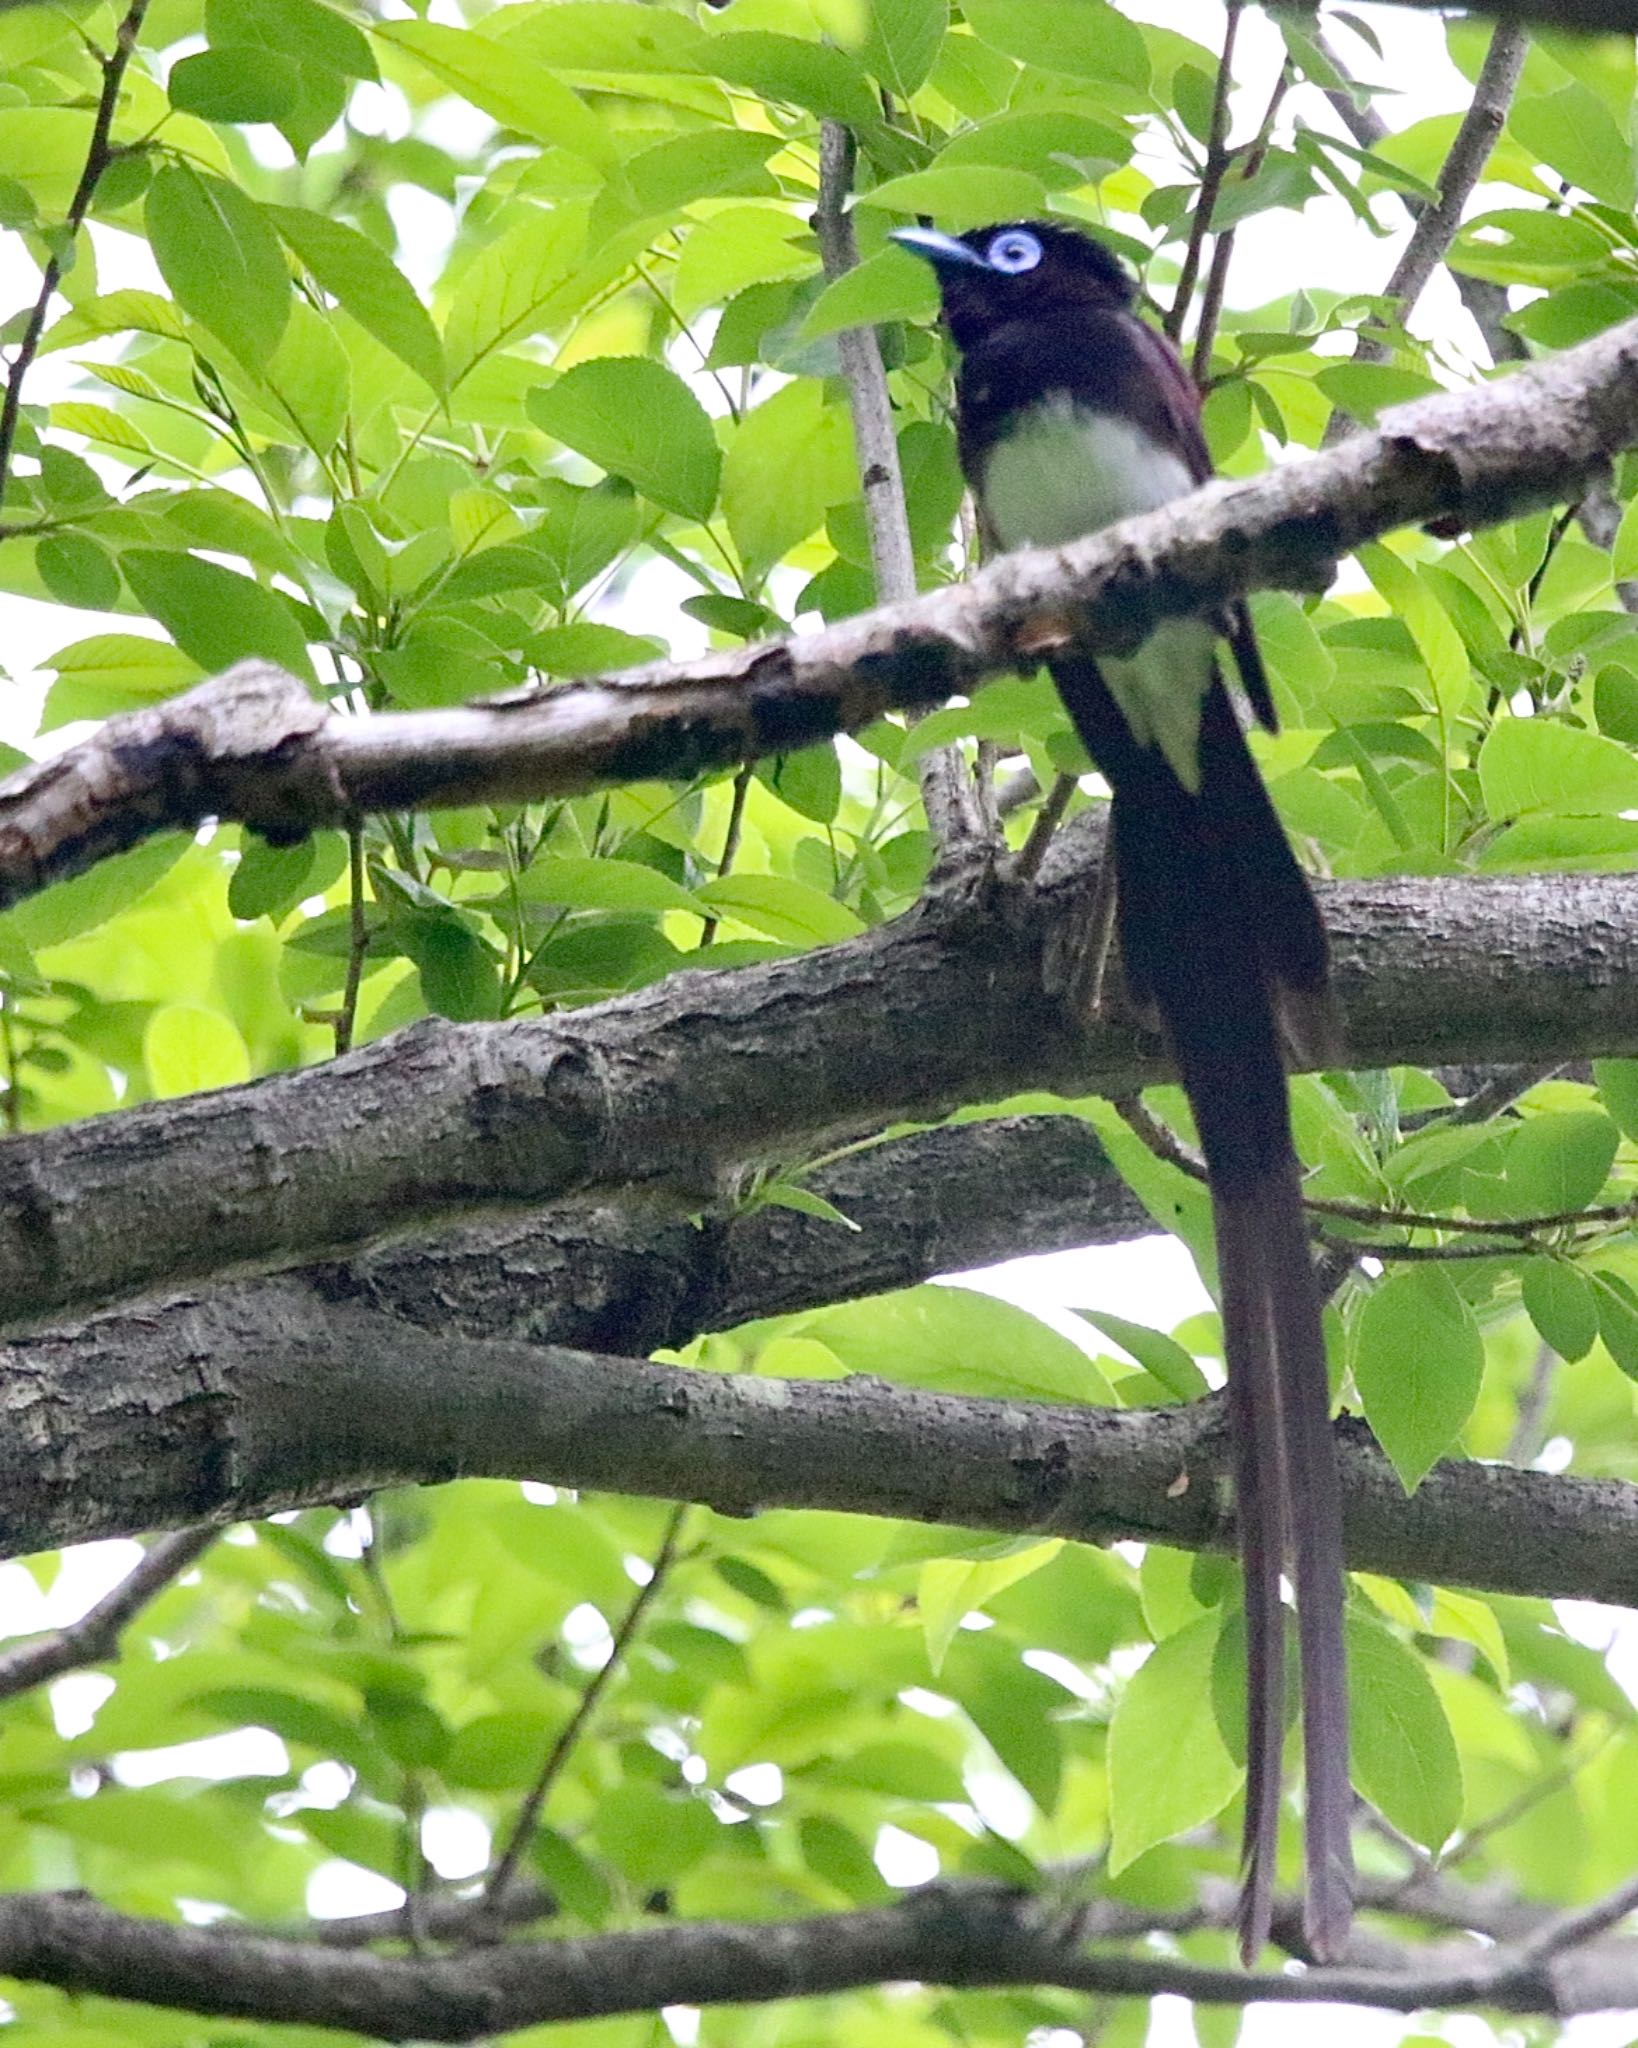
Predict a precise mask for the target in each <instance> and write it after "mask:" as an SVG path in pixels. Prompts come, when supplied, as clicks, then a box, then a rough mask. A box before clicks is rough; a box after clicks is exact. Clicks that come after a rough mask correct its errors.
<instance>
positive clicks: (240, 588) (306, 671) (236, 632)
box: [120, 548, 313, 683]
mask: <svg viewBox="0 0 1638 2048" xmlns="http://www.w3.org/2000/svg"><path fill="white" fill-rule="evenodd" d="M120 566H121V568H122V569H123V570H124V571H125V579H126V581H127V582H128V583H129V584H130V586H131V588H132V590H133V591H134V592H135V593H136V597H137V602H138V603H139V604H140V605H141V606H142V608H143V610H144V611H146V612H148V613H150V614H151V616H152V617H154V618H156V619H157V620H158V621H159V623H160V624H161V625H162V626H163V627H164V628H165V630H166V632H167V633H169V634H170V636H171V638H172V639H173V640H174V641H175V642H176V644H177V646H178V647H180V648H181V649H182V651H183V653H184V654H187V655H190V656H191V657H192V658H193V660H195V661H196V662H198V664H199V666H200V667H201V668H202V669H204V670H206V671H207V672H209V673H213V674H214V673H216V672H218V671H220V670H222V669H225V668H228V667H231V665H232V664H233V663H234V662H236V661H240V660H242V659H243V658H244V657H245V656H246V655H251V654H260V655H263V656H265V657H266V659H267V660H269V661H272V662H277V663H278V665H279V666H280V667H281V668H286V669H288V670H289V671H290V673H291V674H292V675H295V676H300V677H301V678H302V679H303V680H304V681H305V682H309V683H310V682H312V681H313V667H312V663H311V662H310V661H309V660H308V657H307V642H306V638H305V636H304V634H303V632H302V628H301V622H300V621H299V620H298V618H297V617H296V614H295V612H294V611H293V610H292V608H291V606H290V603H289V600H288V599H286V598H284V597H281V596H280V595H279V593H278V592H277V591H274V590H268V589H265V588H264V587H263V585H261V584H260V583H254V582H252V581H251V579H250V578H249V577H248V576H240V575H238V574H237V573H236V572H235V571H234V570H232V569H224V568H223V567H222V566H221V564H220V563H218V562H206V561H203V560H201V558H200V557H199V556H198V555H188V554H183V553H181V552H180V551H177V552H171V551H169V550H165V549H159V548H130V549H128V550H127V551H126V552H125V554H124V555H122V556H121V558H120Z"/></svg>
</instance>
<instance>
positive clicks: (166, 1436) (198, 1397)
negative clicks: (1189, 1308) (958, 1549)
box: [0, 1281, 1638, 1604]
mask: <svg viewBox="0 0 1638 2048" xmlns="http://www.w3.org/2000/svg"><path fill="white" fill-rule="evenodd" d="M281 1286H283V1287H291V1288H294V1283H293V1282H289V1281H286V1282H269V1283H267V1287H266V1288H265V1289H264V1290H263V1291H262V1293H261V1295H260V1297H259V1298H258V1299H257V1301H256V1313H255V1314H254V1316H253V1317H247V1318H246V1320H244V1321H243V1322H242V1323H236V1322H235V1321H234V1320H233V1318H232V1316H231V1314H230V1313H228V1308H229V1305H230V1304H231V1302H232V1300H233V1299H234V1297H232V1296H223V1297H222V1298H221V1299H220V1300H219V1301H218V1302H217V1303H216V1304H215V1307H214V1312H213V1313H212V1314H211V1315H210V1316H209V1317H208V1318H206V1319H202V1320H201V1321H200V1323H199V1324H198V1325H197V1326H196V1327H195V1328H194V1329H193V1331H192V1342H191V1345H187V1344H182V1343H179V1344H178V1345H177V1348H176V1359H175V1364H174V1366H173V1369H172V1370H171V1371H169V1372H168V1373H167V1374H164V1375H156V1374H152V1373H148V1372H142V1373H140V1374H137V1375H131V1374H129V1373H127V1372H126V1371H125V1370H124V1365H125V1362H126V1360H127V1359H128V1357H129V1354H130V1351H131V1348H132V1345H133V1344H136V1345H138V1346H140V1343H141V1333H140V1328H139V1327H138V1328H137V1329H136V1331H135V1333H134V1334H133V1325H136V1326H140V1324H141V1321H142V1319H143V1317H144V1315H145V1313H146V1304H140V1303H139V1304H137V1305H136V1306H135V1307H134V1308H132V1309H129V1310H120V1311H114V1312H111V1313H110V1314H108V1315H105V1316H99V1317H97V1318H95V1319H93V1320H91V1321H89V1322H87V1323H84V1324H79V1325H71V1326H65V1327H64V1328H62V1329H60V1330H56V1331H53V1332H52V1333H51V1334H50V1335H49V1336H46V1337H41V1338H39V1339H34V1340H27V1341H20V1342H17V1343H14V1344H12V1345H11V1346H10V1347H9V1350H8V1355H7V1360H6V1372H5V1377H4V1382H3V1385H0V1553H12V1554H15V1553H17V1552H22V1551H30V1550H38V1549H42V1548H45V1547H47V1546H49V1545H53V1544H58V1543H64V1542H71V1541H76V1540H80V1539H84V1538H90V1537H101V1536H115V1535H123V1534H130V1533H134V1532H136V1531H139V1530H145V1529H152V1528H163V1527H167V1526H174V1525H176V1524H177V1523H179V1522H189V1523H192V1522H229V1521H237V1520H242V1519H252V1518H255V1517H259V1516H265V1515H268V1514H273V1513H277V1512H280V1511H282V1510H285V1509H289V1508H297V1507H306V1506H312V1505H315V1504H318V1503H321V1502H333V1501H339V1500H350V1499H357V1498H359V1497H361V1496H363V1495H365V1494H367V1493H370V1492H373V1491H375V1490H376V1489H378V1488H380V1487H383V1486H402V1485H413V1484H432V1483H437V1482H441V1481H444V1480H449V1479H457V1478H463V1477H469V1476H477V1475H482V1476H484V1477H489V1478H499V1479H533V1480H539V1481H544V1482H548V1483H551V1484H555V1485H562V1486H571V1487H583V1488H591V1489H594V1490H599V1491H609V1492H618V1493H631V1494H642V1495H648V1496H654V1497H659V1498H662V1499H666V1500H685V1501H698V1502H702V1503H704V1504H705V1505H707V1506H709V1507H712V1508H715V1509H717V1510H718V1511H720V1512H722V1513H727V1514H734V1515H741V1514H750V1513H755V1512H757V1511H758V1510H760V1509H763V1508H768V1507H785V1508H823V1509H830V1510H835V1511H838V1512H842V1513H850V1514H867V1515H881V1516H888V1517H892V1518H895V1519H903V1520H908V1521H915V1522H933V1523H954V1524H957V1525H961V1526H964V1527H971V1528H982V1529H998V1530H1005V1531H1008V1532H1013V1533H1019V1532H1024V1533H1033V1534H1050V1535H1058V1536H1066V1537H1071V1538H1074V1539H1077V1540H1080V1541H1084V1542H1091V1543H1100V1544H1106V1543H1112V1542H1118V1541H1122V1540H1128V1539H1129V1540H1134V1541H1148V1540H1152V1541H1156V1542H1162V1543H1166V1544H1170V1545H1172V1546H1173V1547H1175V1548H1178V1549H1184V1550H1215V1551H1226V1550H1231V1549H1232V1548H1233V1546H1234V1526H1233V1519H1232V1515H1231V1513H1230V1509H1229V1505H1228V1502H1229V1496H1230V1490H1229V1467H1228V1461H1227V1443H1226V1437H1225V1434H1224V1430H1223V1425H1222V1418H1221V1416H1220V1415H1219V1413H1218V1406H1217V1404H1216V1403H1215V1402H1210V1401H1208V1402H1203V1403H1197V1404H1194V1405H1191V1406H1189V1407H1186V1408H1162V1409H1152V1410H1144V1409H1135V1410H1131V1411H1125V1410H1113V1409H1108V1408H1094V1407H1086V1408H1074V1407H1062V1406H1050V1405H1046V1404H1043V1403H1038V1402H1037V1403H1030V1402H1012V1401H1008V1402H999V1401H993V1400H981V1399H978V1398H974V1397H960V1396H956V1395H947V1394H936V1393H930V1392H927V1391H925V1390H922V1389H919V1388H915V1387H904V1386H899V1385H895V1384H891V1383H889V1382H887V1381H885V1380H880V1379H876V1378H873V1377H869V1376H854V1377H851V1378H847V1379H841V1380H824V1381H801V1380H796V1381H783V1380H772V1379H766V1378H760V1377H756V1376H754V1375H750V1376H741V1375H735V1374H724V1373H715V1372H705V1371H698V1370H693V1369H689V1368H683V1367H676V1366H667V1365H658V1364H654V1363H651V1362H649V1361H647V1360H643V1359H630V1358H618V1357H613V1356H610V1355H608V1354H606V1353H593V1352H584V1351H575V1350H569V1349H567V1348H563V1347H557V1346H550V1345H531V1344H520V1343H515V1342H502V1341H491V1342H485V1341H483V1340H474V1339H471V1338H466V1337H462V1336H460V1335H458V1334H456V1333H454V1332H452V1331H450V1330H448V1329H439V1328H437V1327H432V1328H428V1329H420V1328H417V1327H415V1326H413V1325H411V1324H407V1323H405V1322H404V1321H402V1320H401V1319H399V1318H397V1317H393V1316H387V1315H382V1314H380V1313H378V1312H375V1311H373V1310H370V1309H367V1308H364V1307H361V1306H359V1305H357V1304H352V1303H339V1304H333V1305H332V1306H331V1309H330V1311H329V1313H328V1314H327V1315H326V1316H324V1317H323V1318H316V1317H313V1316H312V1315H311V1314H308V1315H307V1316H306V1319H305V1320H303V1321H293V1322H292V1324H291V1325H290V1326H289V1327H285V1326H283V1325H281V1323H280V1320H279V1318H278V1316H277V1315H276V1314H275V1313H272V1312H271V1311H270V1307H269V1303H270V1301H271V1300H272V1299H273V1295H272V1292H271V1290H273V1289H275V1288H278V1287H281ZM301 1313H302V1311H301V1306H300V1303H299V1301H297V1302H296V1304H295V1306H294V1307H293V1309H292V1315H293V1317H294V1316H299V1315H300V1314H301ZM178 1315H179V1318H180V1323H179V1328H180V1331H181V1333H182V1334H183V1335H184V1336H186V1334H187V1330H188V1325H187V1318H186V1312H185V1309H183V1310H179V1311H178ZM296 1338H299V1339H300V1341H293V1339H296ZM980 1363H981V1362H980ZM452 1387H455V1388H459V1390H460V1398H459V1399H458V1400H451V1398H450V1390H451V1388H452ZM1338 1435H1339V1445H1340V1455H1341V1460H1342V1467H1343V1483H1344V1492H1345V1498H1346V1541H1347V1551H1348V1557H1349V1560H1350V1562H1351V1563H1353V1564H1354V1565H1356V1566H1358V1567H1360V1568H1362V1569H1369V1570H1372V1571H1376V1572H1381V1573H1386V1574H1388V1575H1389V1576H1391V1577H1398V1578H1409V1579H1416V1580H1422V1581H1429V1582H1432V1583H1435V1584H1439V1585H1467V1586H1474V1587H1478V1588H1480V1589H1482V1590H1488V1591H1497V1592H1508V1593H1525V1594H1537V1595H1542V1596H1552V1597H1557V1596H1575V1597H1579V1598H1582V1599H1589V1600H1605V1601H1610V1602H1615V1603H1624V1604H1638V1540H1635V1539H1638V1487H1635V1486H1632V1485H1629V1484H1626V1483H1624V1482H1618V1481H1614V1480H1592V1479H1577V1478H1569V1477H1557V1476H1552V1475H1549V1474H1545V1473H1540V1472H1531V1471H1520V1470H1516V1469H1514V1468H1511V1467H1507V1466H1490V1465H1480V1464H1473V1463H1453V1464H1447V1465H1441V1466H1438V1467H1436V1468H1435V1470H1434V1471H1433V1472H1432V1473H1431V1474H1430V1475H1429V1477H1428V1478H1427V1479H1426V1480H1425V1481H1424V1482H1423V1483H1422V1485H1421V1486H1420V1487H1419V1488H1418V1489H1417V1491H1416V1493H1415V1494H1414V1495H1413V1496H1411V1497H1410V1498H1409V1499H1407V1498H1406V1496H1405V1493H1404V1489H1403V1488H1402V1487H1401V1485H1400V1483H1399V1481H1398V1479H1397V1478H1396V1477H1395V1475H1394V1473H1393V1470H1392V1468H1391V1467H1390V1466H1389V1465H1388V1463H1387V1461H1386V1460H1385V1459H1384V1458H1383V1456H1382V1454H1381V1452H1380V1451H1379V1450H1377V1449H1376V1447H1375V1445H1374V1443H1373V1441H1372V1440H1371V1438H1370V1435H1369V1432H1368V1431H1366V1430H1365V1428H1364V1427H1363V1425H1360V1424H1355V1423H1352V1422H1344V1423H1342V1424H1339V1425H1338ZM1521 1528H1528V1529H1529V1530H1530V1531H1531V1532H1532V1535H1531V1541H1530V1542H1529V1543H1528V1544H1522V1543H1520V1542H1519V1541H1518V1537H1517V1532H1518V1531H1519V1530H1520V1529H1521Z"/></svg>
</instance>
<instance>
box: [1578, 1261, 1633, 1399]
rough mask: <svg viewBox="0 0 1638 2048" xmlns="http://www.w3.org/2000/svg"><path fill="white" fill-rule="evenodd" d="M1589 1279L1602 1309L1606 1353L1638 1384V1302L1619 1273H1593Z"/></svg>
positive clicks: (1600, 1319)
mask: <svg viewBox="0 0 1638 2048" xmlns="http://www.w3.org/2000/svg"><path fill="white" fill-rule="evenodd" d="M1587 1279H1588V1281H1589V1282H1590V1284H1591V1286H1592V1291H1593V1300H1594V1301H1595V1302H1596V1303H1597V1306H1598V1334H1599V1336H1600V1337H1602V1338H1603V1340H1604V1349H1605V1350H1606V1351H1607V1352H1608V1353H1609V1355H1610V1356H1611V1358H1613V1359H1614V1360H1615V1362H1616V1364H1617V1365H1618V1366H1619V1367H1620V1368H1621V1370H1622V1371H1623V1372H1624V1373H1625V1374H1626V1376H1627V1378H1628V1379H1629V1380H1638V1298H1635V1297H1634V1294H1633V1290H1632V1288H1631V1286H1630V1285H1629V1284H1628V1283H1627V1281H1626V1280H1625V1279H1624V1278H1623V1277H1622V1276H1621V1274H1619V1273H1608V1272H1590V1273H1588V1275H1587Z"/></svg>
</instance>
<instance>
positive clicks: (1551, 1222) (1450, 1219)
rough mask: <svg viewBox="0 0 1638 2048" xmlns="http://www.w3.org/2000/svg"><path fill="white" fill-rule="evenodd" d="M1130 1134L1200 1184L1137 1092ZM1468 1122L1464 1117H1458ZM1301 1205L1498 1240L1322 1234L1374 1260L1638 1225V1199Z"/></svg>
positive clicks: (1467, 1252)
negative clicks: (1453, 1210) (1539, 1212)
mask: <svg viewBox="0 0 1638 2048" xmlns="http://www.w3.org/2000/svg"><path fill="white" fill-rule="evenodd" d="M1115 1107H1116V1108H1117V1109H1118V1110H1119V1112H1120V1114H1121V1117H1122V1119H1123V1120H1124V1122H1125V1123H1126V1126H1127V1128H1128V1129H1129V1130H1130V1131H1131V1132H1132V1134H1133V1136H1134V1137H1136V1138H1139V1139H1140V1140H1141V1141H1142V1142H1143V1144H1144V1145H1145V1146H1146V1147H1147V1148H1148V1150H1149V1151H1150V1152H1152V1153H1153V1154H1154V1156H1155V1157H1156V1158H1157V1159H1161V1160H1164V1161H1165V1163H1166V1164H1167V1165H1168V1166H1175V1167H1176V1168H1177V1169H1178V1171H1179V1172H1180V1173H1186V1174H1187V1175H1188V1176H1189V1178H1190V1179H1191V1180H1197V1181H1200V1182H1202V1183H1204V1182H1205V1181H1206V1179H1207V1174H1206V1168H1205V1164H1204V1162H1203V1161H1202V1160H1200V1159H1197V1158H1196V1157H1195V1155H1194V1153H1192V1152H1191V1151H1190V1150H1189V1148H1188V1147H1187V1146H1186V1145H1185V1144H1184V1143H1183V1141H1182V1140H1181V1139H1180V1138H1179V1137H1178V1135H1177V1133H1176V1132H1175V1131H1173V1130H1171V1129H1170V1128H1169V1127H1168V1126H1167V1125H1166V1124H1164V1123H1162V1122H1161V1120H1160V1118H1159V1117H1157V1116H1155V1115H1154V1114H1153V1113H1152V1111H1151V1110H1150V1109H1149V1108H1148V1107H1147V1105H1146V1104H1145V1103H1144V1102H1143V1100H1142V1098H1141V1097H1139V1096H1136V1095H1125V1096H1122V1097H1121V1098H1120V1099H1119V1100H1118V1101H1117V1102H1116V1104H1115ZM1461 1120H1462V1121H1468V1119H1465V1118H1464V1119H1461ZM1302 1205H1303V1208H1304V1209H1305V1210H1306V1211H1307V1212H1308V1214H1309V1215H1311V1216H1331V1217H1335V1218H1336V1219H1337V1220H1338V1221H1339V1222H1342V1223H1357V1224H1359V1225H1360V1226H1361V1227H1362V1228H1364V1229H1367V1230H1439V1231H1444V1232H1446V1233H1447V1234H1448V1235H1450V1236H1452V1237H1462V1238H1474V1237H1479V1238H1486V1239H1500V1240H1501V1242H1500V1243H1499V1244H1490V1243H1486V1244H1481V1245H1472V1244H1459V1245H1401V1244H1377V1243H1367V1242H1365V1241H1363V1240H1361V1239H1358V1238H1351V1237H1350V1238H1342V1237H1338V1236H1333V1235H1332V1234H1330V1233H1324V1235H1325V1236H1326V1240H1327V1242H1328V1243H1333V1244H1335V1245H1337V1246H1338V1248H1339V1249H1345V1250H1348V1251H1351V1252H1353V1253H1354V1254H1355V1255H1356V1256H1357V1257H1361V1258H1374V1259H1440V1258H1444V1259H1475V1258H1482V1259H1492V1258H1495V1257H1497V1256H1498V1254H1499V1253H1504V1252H1507V1251H1517V1250H1519V1249H1521V1248H1524V1247H1526V1246H1529V1245H1531V1244H1532V1243H1533V1242H1534V1240H1535V1239H1536V1238H1538V1237H1540V1236H1541V1234H1542V1233H1543V1232H1544V1231H1563V1230H1575V1229H1578V1228H1580V1227H1581V1226H1582V1225H1584V1224H1617V1225H1619V1224H1631V1223H1638V1197H1634V1199H1633V1200H1631V1201H1627V1202H1602V1203H1596V1204H1594V1205H1593V1206H1591V1207H1590V1208H1586V1209H1559V1210H1555V1211H1554V1212H1552V1213H1551V1214H1549V1215H1543V1216H1518V1217H1509V1218H1497V1217H1481V1216H1450V1215H1433V1214H1428V1213H1426V1212H1424V1211H1422V1210H1419V1209H1396V1208H1391V1207H1386V1206H1383V1207H1378V1206H1377V1205H1375V1204H1373V1203H1370V1202H1348V1201H1342V1200H1339V1199H1336V1198H1335V1197H1332V1196H1328V1195H1304V1196H1303V1202H1302Z"/></svg>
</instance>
